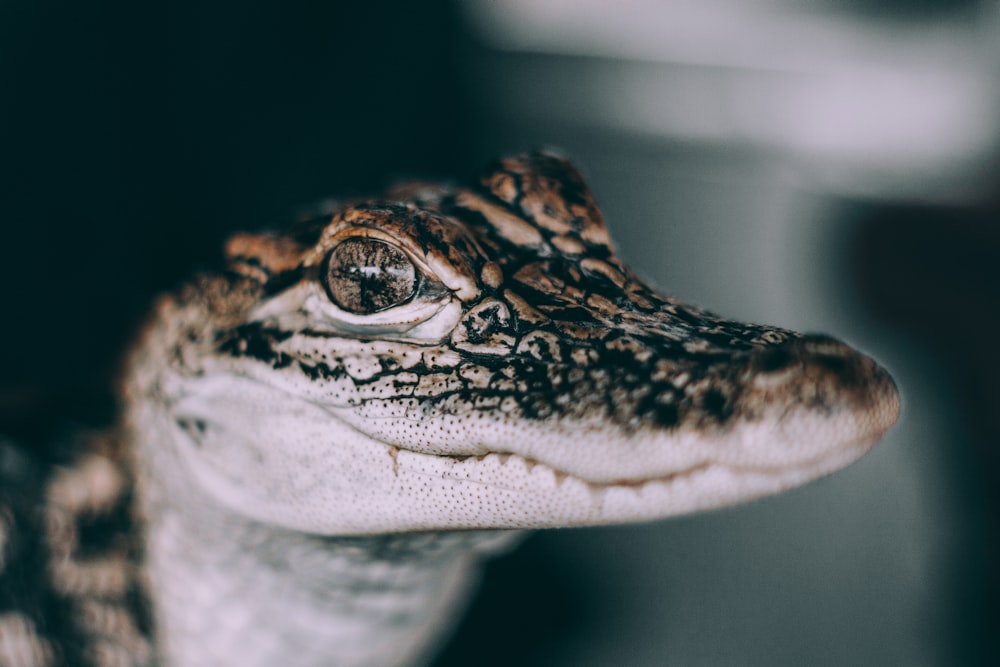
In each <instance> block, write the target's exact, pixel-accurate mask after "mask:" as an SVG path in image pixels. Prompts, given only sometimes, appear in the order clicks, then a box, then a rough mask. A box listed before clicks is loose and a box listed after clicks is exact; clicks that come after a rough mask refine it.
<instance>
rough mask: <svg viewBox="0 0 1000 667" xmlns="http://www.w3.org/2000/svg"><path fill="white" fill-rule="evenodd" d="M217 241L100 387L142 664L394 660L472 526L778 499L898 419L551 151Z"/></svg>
mask: <svg viewBox="0 0 1000 667" xmlns="http://www.w3.org/2000/svg"><path fill="white" fill-rule="evenodd" d="M227 257H228V261H229V270H228V272H227V273H224V274H219V275H208V276H202V277H200V278H198V279H197V280H195V281H194V282H192V283H191V284H189V285H188V286H186V287H184V288H183V289H181V290H180V291H179V292H177V293H176V294H174V295H171V296H167V297H164V298H163V299H161V301H160V302H159V303H158V305H157V308H156V311H155V314H154V316H153V318H152V319H151V321H150V324H149V325H148V327H147V328H146V331H145V333H144V335H143V337H142V340H141V342H140V344H139V345H138V346H137V348H136V350H135V352H134V354H133V355H132V363H131V366H130V371H129V374H128V379H127V383H126V391H125V394H126V399H127V403H128V411H127V420H126V421H127V437H126V441H127V443H128V446H127V447H126V448H125V451H126V452H127V453H128V458H129V460H133V461H134V465H135V469H136V470H137V472H138V496H139V498H140V501H141V502H140V506H141V508H142V511H141V516H142V521H143V522H144V524H145V529H146V532H145V535H146V541H145V552H146V557H147V560H146V572H147V574H148V576H149V582H150V583H149V595H150V597H151V599H152V601H153V620H154V626H155V631H156V643H157V651H158V655H159V659H160V660H161V661H162V662H163V663H164V664H172V665H201V664H204V665H220V664H239V665H252V664H261V665H271V664H282V665H283V666H285V667H292V666H293V665H312V664H338V665H346V664H356V665H388V664H411V663H414V662H420V661H421V660H423V659H426V657H427V656H429V655H430V654H431V653H432V651H433V648H434V646H435V644H436V642H437V641H438V640H439V638H440V636H441V635H442V633H443V632H444V631H446V630H447V628H448V627H449V626H450V625H451V623H452V621H453V619H454V617H455V614H456V610H457V608H458V606H459V605H460V604H461V603H462V601H463V600H464V598H465V594H466V592H467V591H468V590H469V587H470V582H471V581H473V580H474V575H475V572H476V561H477V559H479V558H481V556H482V554H484V553H489V552H491V551H492V550H495V549H496V548H498V547H500V546H502V544H503V543H504V542H509V541H510V536H511V535H512V533H511V532H509V531H508V532H496V531H504V530H506V529H523V528H545V527H554V526H571V525H599V524H608V523H618V522H629V521H646V520H653V519H658V518H663V517H667V516H671V515H676V514H679V513H684V512H691V511H697V510H704V509H708V508H712V507H718V506H722V505H727V504H732V503H737V502H742V501H746V500H749V499H752V498H755V497H759V496H762V495H766V494H771V493H776V492H779V491H782V490H784V489H787V488H790V487H792V486H795V485H798V484H801V483H804V482H806V481H809V480H811V479H815V478H816V477H819V476H821V475H824V474H827V473H829V472H831V471H833V470H836V469H838V468H840V467H843V466H844V465H847V464H848V463H850V462H852V461H854V460H855V459H857V458H858V457H860V456H861V455H862V454H863V453H864V452H865V451H867V450H868V448H869V447H871V446H872V445H873V444H874V443H875V442H876V441H877V440H878V439H879V438H881V436H882V435H883V433H884V432H885V430H886V429H888V428H889V426H891V425H892V424H893V423H894V422H895V420H896V418H897V416H898V412H899V398H898V394H897V392H896V390H895V387H894V385H893V383H892V380H891V379H890V378H889V376H888V375H887V374H886V373H885V371H884V370H882V369H881V368H880V367H879V366H878V365H877V364H876V363H875V362H873V361H872V360H871V359H869V358H868V357H865V356H864V355H862V354H860V353H858V352H855V351H854V350H852V349H850V348H849V347H847V346H846V345H844V344H842V343H840V342H838V341H836V340H834V339H831V338H828V337H825V336H803V335H800V334H796V333H793V332H790V331H786V330H782V329H777V328H773V327H766V326H758V325H751V324H743V323H738V322H732V321H727V320H723V319H720V318H718V317H716V316H715V315H712V314H710V313H707V312H705V311H703V310H700V309H698V308H694V307H691V306H688V305H685V304H683V303H682V302H680V301H678V300H676V299H673V298H670V297H665V296H662V295H660V294H658V293H657V292H656V291H654V290H653V289H652V288H650V287H649V286H648V285H646V284H645V283H644V282H642V280H640V279H639V278H637V277H636V276H635V275H634V274H632V273H631V272H630V271H629V270H628V269H627V268H626V267H625V266H623V265H622V263H621V261H620V260H619V259H618V257H617V256H616V254H615V252H614V249H613V248H612V246H611V241H610V239H609V237H608V233H607V229H606V227H605V225H604V221H603V219H602V216H601V214H600V211H599V209H598V208H597V205H596V203H595V202H594V200H593V197H592V195H591V194H590V192H589V190H588V189H587V188H586V186H585V184H584V182H583V180H582V178H581V177H580V175H579V173H578V172H577V171H576V170H575V169H574V168H573V167H572V166H570V165H569V164H568V163H567V162H565V161H563V160H561V159H559V158H556V157H553V156H549V155H542V154H533V155H525V156H518V157H514V158H510V159H507V160H504V161H501V162H500V163H498V164H496V165H494V167H493V168H492V169H490V170H488V171H487V172H486V173H485V174H484V175H483V176H482V177H481V179H480V180H479V181H478V183H475V184H473V185H471V186H468V187H462V186H452V185H435V184H420V183H416V184H408V185H405V186H402V187H398V188H396V189H394V190H391V191H389V192H388V193H386V195H385V196H384V197H382V198H379V199H375V200H361V201H355V202H348V203H345V204H344V205H342V206H337V207H332V208H331V209H330V210H329V212H328V213H326V214H324V215H322V216H320V217H318V218H316V219H313V220H310V221H306V222H304V223H301V224H299V225H297V226H295V227H293V228H292V229H291V230H289V231H288V232H287V233H284V234H275V235H267V234H262V235H240V236H236V237H234V238H232V239H231V240H230V242H229V244H228V246H227ZM456 531H458V532H456ZM429 609H430V610H433V611H431V612H429V611H428V610H429Z"/></svg>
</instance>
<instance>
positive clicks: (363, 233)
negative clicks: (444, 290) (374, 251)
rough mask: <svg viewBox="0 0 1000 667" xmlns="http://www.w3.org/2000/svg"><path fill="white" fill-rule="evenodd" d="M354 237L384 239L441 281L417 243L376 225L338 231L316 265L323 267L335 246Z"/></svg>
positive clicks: (431, 276)
mask: <svg viewBox="0 0 1000 667" xmlns="http://www.w3.org/2000/svg"><path fill="white" fill-rule="evenodd" d="M352 238H370V239H375V240H376V241H382V242H383V243H388V244H389V245H391V246H393V247H394V248H396V249H398V250H399V251H400V252H402V253H403V254H404V255H406V257H407V259H409V260H410V261H411V262H413V266H414V267H416V269H417V271H418V272H419V273H421V274H423V275H424V276H425V277H427V278H430V279H431V280H435V281H437V282H441V280H440V279H439V278H438V277H437V275H435V272H434V270H433V269H431V266H430V264H428V263H427V260H426V258H425V257H424V253H423V251H422V250H421V249H420V248H419V247H417V246H416V244H415V243H413V242H407V239H404V238H399V237H397V236H393V235H392V234H387V233H385V232H384V231H382V230H380V229H375V228H374V227H349V228H347V229H342V230H341V231H339V232H337V233H336V234H335V235H334V236H333V237H332V238H331V239H330V240H329V242H327V243H326V244H324V245H325V247H324V249H323V252H322V253H321V255H320V260H319V261H318V262H315V264H314V265H315V266H318V267H322V265H323V264H324V263H325V262H326V258H327V257H329V255H330V253H331V252H333V249H334V248H336V247H337V246H339V245H340V244H341V243H343V242H344V241H347V240H348V239H352ZM310 268H311V267H310ZM320 270H321V268H320Z"/></svg>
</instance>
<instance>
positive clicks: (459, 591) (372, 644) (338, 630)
mask: <svg viewBox="0 0 1000 667" xmlns="http://www.w3.org/2000/svg"><path fill="white" fill-rule="evenodd" d="M162 433H168V431H163V432H162ZM141 451H142V456H143V458H142V463H141V469H142V470H144V471H150V470H156V471H157V474H156V475H155V476H153V475H149V474H140V477H139V479H140V490H141V494H140V495H141V497H142V498H143V499H144V500H143V512H144V514H145V515H146V519H147V521H146V526H147V534H146V553H147V560H146V567H147V576H148V577H149V579H150V583H151V587H150V588H151V591H152V602H153V607H154V613H155V615H156V617H157V620H158V627H157V632H158V635H159V640H160V641H159V642H158V648H159V652H160V661H161V662H162V663H163V664H165V665H184V666H186V667H199V666H201V665H204V666H206V667H208V666H215V665H220V664H234V665H235V664H238V665H245V666H248V667H254V666H256V665H260V666H262V667H264V666H271V665H282V666H283V667H306V666H310V665H331V664H333V665H387V666H389V665H404V664H414V663H415V662H416V663H417V664H419V663H420V662H422V661H421V660H420V657H421V656H425V657H427V656H429V655H431V654H432V653H433V651H434V649H435V648H436V647H437V645H438V644H439V643H440V641H441V640H442V639H443V638H444V637H446V636H447V632H448V631H449V630H450V628H451V622H450V620H451V619H455V618H457V617H458V612H459V611H460V610H461V607H462V606H463V605H464V604H465V603H466V602H467V600H468V597H469V593H470V592H471V591H472V590H473V589H474V586H475V583H476V581H477V579H478V575H479V571H480V568H479V561H480V560H481V559H482V558H483V557H484V556H486V555H488V554H489V553H492V552H495V550H496V549H498V548H503V547H504V546H506V545H507V544H509V543H511V542H512V541H514V540H516V538H517V536H518V535H519V533H517V532H514V531H464V532H422V533H400V534H388V535H376V536H361V537H324V536H316V535H310V534H307V533H303V532H299V531H293V530H288V529H283V528H280V527H276V526H272V525H267V524H264V523H261V522H258V521H254V520H252V519H247V518H245V517H243V516H240V515H238V514H237V513H235V512H232V511H229V510H227V509H226V508H225V507H223V506H221V505H219V504H218V503H216V502H215V501H214V500H213V499H211V498H210V497H208V496H207V495H206V494H205V493H204V492H203V491H200V490H199V489H198V487H197V485H196V484H192V483H190V481H188V479H189V478H188V477H186V476H185V475H183V474H176V473H180V472H183V471H182V469H180V468H179V466H181V465H183V464H182V463H181V462H180V461H177V460H176V458H175V457H173V456H171V450H170V448H169V447H166V446H163V443H160V442H157V438H156V437H155V436H153V437H150V431H148V430H147V431H146V440H145V441H144V443H143V447H142V450H141Z"/></svg>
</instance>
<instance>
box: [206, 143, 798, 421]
mask: <svg viewBox="0 0 1000 667" xmlns="http://www.w3.org/2000/svg"><path fill="white" fill-rule="evenodd" d="M393 196H394V197H397V198H404V197H405V198H407V199H406V200H402V201H397V202H394V203H384V202H377V201H375V202H371V201H369V202H360V203H355V204H349V205H345V207H344V208H343V209H341V210H339V211H334V212H332V213H331V217H330V220H329V223H328V229H327V230H326V231H320V232H317V231H316V227H315V223H314V224H313V225H312V227H311V229H312V231H311V232H310V234H312V235H313V237H314V238H317V239H318V241H317V244H316V249H311V248H305V247H303V248H302V258H303V259H302V261H300V262H299V264H298V265H297V267H296V268H295V269H292V270H289V271H285V272H283V273H279V274H278V275H276V276H275V277H273V278H271V279H270V280H268V281H265V283H264V284H263V286H262V289H263V293H264V295H266V297H265V298H267V297H271V298H277V297H280V295H281V294H282V293H284V291H285V290H286V289H289V288H292V287H294V286H296V285H301V284H302V283H304V282H309V281H317V280H321V275H322V272H316V271H315V270H314V269H312V263H311V262H315V261H316V260H310V259H308V258H309V257H318V256H323V255H324V254H325V255H327V256H334V255H331V254H330V253H335V254H336V253H339V249H338V248H339V247H344V246H337V245H336V243H337V242H336V241H330V239H331V238H334V239H336V238H338V235H345V234H346V237H345V238H347V239H348V241H347V243H356V241H355V240H354V239H355V238H356V237H355V236H353V235H354V234H356V233H357V231H354V230H366V229H376V230H378V231H379V232H384V233H385V234H387V235H388V237H389V238H395V239H398V240H399V242H400V248H403V249H407V248H409V249H412V248H417V249H419V252H421V253H423V255H424V258H425V259H426V263H427V264H430V265H431V266H435V265H437V266H441V265H444V266H447V267H449V270H453V271H454V272H455V273H456V274H457V275H459V276H460V279H462V280H465V281H467V282H468V283H470V284H472V285H474V288H473V289H468V290H466V292H467V294H466V295H465V296H464V297H463V299H462V308H463V310H464V315H463V316H462V317H461V318H460V319H459V320H458V322H457V324H456V325H455V326H454V328H453V329H452V332H451V333H450V334H449V335H447V336H446V337H445V340H443V341H440V342H439V341H428V342H417V343H413V342H409V341H406V340H399V341H398V342H397V343H396V344H395V346H394V348H393V350H392V351H391V352H387V353H385V354H384V355H382V356H381V357H379V356H378V355H375V356H366V355H364V354H360V355H358V356H357V357H356V358H354V359H351V358H350V357H349V356H348V357H344V356H341V357H339V358H330V357H329V356H327V357H325V358H323V359H316V358H313V357H312V356H311V355H310V350H309V349H308V348H309V347H315V346H314V345H312V344H311V343H310V342H309V340H310V339H311V338H313V337H315V338H317V339H321V340H322V341H323V343H324V347H325V348H326V347H331V346H332V347H334V348H335V347H336V340H337V339H338V338H340V337H346V338H357V334H353V335H352V334H351V333H349V332H344V333H341V332H338V331H337V330H336V329H334V330H333V331H329V330H321V329H320V328H317V329H315V330H309V331H298V335H297V336H296V337H294V338H291V336H292V334H293V333H296V332H294V331H291V330H283V329H282V328H281V327H280V326H267V327H265V326H263V325H262V324H260V323H254V322H251V323H243V324H239V325H238V326H236V327H234V328H230V329H224V330H222V331H221V332H219V333H217V334H216V336H217V340H218V343H219V347H218V350H219V351H220V352H223V353H225V354H227V355H230V356H232V357H234V358H237V359H238V358H241V357H245V358H251V359H254V360H257V361H260V362H264V363H267V364H269V365H271V366H272V367H273V368H276V369H280V368H284V367H287V366H292V367H294V368H297V369H299V371H300V372H301V373H302V374H303V375H304V376H305V377H306V378H308V379H310V380H313V381H325V382H328V383H329V384H330V386H331V387H335V388H334V389H331V397H334V400H335V402H341V403H343V404H348V405H353V406H358V407H359V409H360V408H363V407H364V406H366V405H367V404H369V403H372V402H374V403H382V402H391V401H392V400H394V399H396V398H398V396H399V395H404V396H410V397H417V398H419V400H420V401H421V402H422V404H423V408H422V409H423V411H424V414H425V415H430V414H461V413H463V412H472V411H477V412H481V413H485V412H489V411H500V410H501V407H500V403H501V400H502V399H503V398H504V397H512V398H513V399H514V400H515V401H516V416H517V417H520V418H523V419H528V420H553V419H559V420H563V422H564V423H565V420H579V419H583V418H585V417H587V416H593V415H595V414H596V415H601V416H602V417H604V418H605V419H606V420H607V423H608V424H610V425H615V426H616V427H620V428H624V429H626V430H636V429H643V428H645V429H657V428H665V429H671V428H677V427H680V426H683V425H689V426H692V427H697V428H704V427H706V426H709V425H713V424H714V425H715V426H716V427H719V428H725V427H726V425H727V423H728V422H729V421H731V420H733V419H734V418H753V417H754V414H755V409H756V406H755V405H753V401H752V400H746V401H743V400H742V399H743V398H744V392H743V389H742V388H743V387H744V385H745V384H746V383H747V381H748V379H749V378H748V377H747V373H751V374H759V373H768V372H771V371H770V368H771V367H772V366H774V367H776V368H777V367H778V366H780V364H775V363H773V362H772V363H764V364H761V363H757V364H756V365H755V366H754V367H752V368H751V365H750V364H751V359H752V358H753V355H752V354H751V352H752V351H753V350H759V349H764V348H771V349H772V350H775V351H774V352H772V353H770V354H771V357H770V358H772V359H774V358H780V357H782V356H783V355H784V356H794V355H792V354H791V353H789V352H787V351H783V350H784V347H783V346H785V345H786V343H787V342H788V341H790V340H794V339H795V338H796V337H797V334H794V333H792V332H789V331H785V330H781V329H776V328H772V327H764V326H756V325H750V324H745V323H739V322H731V321H727V320H723V319H720V318H718V317H716V316H714V315H712V314H711V313H708V312H706V311H703V310H701V309H698V308H695V307H692V306H689V305H686V304H683V303H682V302H679V301H677V300H675V299H672V298H669V297H665V296H661V295H660V294H658V293H656V292H655V291H654V290H653V289H652V288H650V287H649V286H648V285H646V284H645V283H643V282H642V281H641V280H640V279H639V278H638V277H636V276H635V275H634V274H633V273H632V272H631V271H630V270H629V269H628V268H627V267H625V266H624V265H623V264H622V263H621V261H620V260H619V259H618V258H617V256H616V255H615V253H614V250H613V248H612V245H611V241H610V238H609V236H608V233H607V229H606V227H605V225H604V220H603V217H602V215H601V212H600V210H599V209H598V207H597V205H596V203H595V201H594V199H593V196H592V195H591V194H590V191H589V189H587V187H586V185H585V183H584V181H583V179H582V177H581V176H580V174H579V172H577V171H576V169H575V168H573V167H572V166H571V165H570V164H569V163H567V162H566V161H564V160H562V159H560V158H557V157H553V156H551V155H545V154H533V155H527V156H520V157H517V158H511V159H507V160H503V161H501V162H499V163H497V165H495V167H494V168H493V169H492V170H491V171H489V172H488V173H486V174H485V175H484V176H482V177H481V178H480V179H479V181H478V183H477V184H475V185H473V186H472V187H471V188H462V187H452V186H427V185H413V186H409V187H407V186H403V187H399V188H397V189H396V190H394V191H393ZM365 233H367V232H365ZM300 237H301V235H300ZM300 237H297V238H300ZM380 238H384V237H380ZM324 243H328V244H332V245H333V247H332V248H329V247H324ZM341 243H343V242H341ZM378 243H379V244H381V243H384V241H379V242H378ZM398 252H399V253H402V252H403V250H400V251H398ZM349 255H350V253H346V254H345V255H344V256H345V257H347V256H349ZM335 256H337V257H340V254H336V255H335ZM275 261H276V260H273V259H272V260H269V259H267V258H266V257H265V258H263V259H261V260H260V262H259V263H260V264H262V265H264V266H268V265H269V264H273V263H274V262H275ZM282 261H284V260H282ZM487 266H491V267H493V268H492V269H490V270H491V271H493V273H494V274H499V281H497V280H491V281H487V280H484V279H483V275H484V268H485V267H487ZM348 268H349V267H348ZM340 269H341V270H347V269H345V268H344V267H342V266H341V267H340ZM420 280H424V281H426V282H429V283H437V281H439V280H440V281H441V282H447V278H445V277H443V276H437V275H424V276H422V277H421V278H420ZM275 283H277V284H278V285H280V287H278V288H276V287H275ZM327 289H328V286H327ZM470 295H471V296H470ZM420 298H421V295H417V296H415V297H413V300H414V301H419V300H420ZM336 300H337V299H334V301H336ZM393 300H398V299H397V298H396V296H392V298H391V299H390V301H393ZM381 309H382V308H381V307H379V308H373V309H372V310H381ZM390 339H391V337H390ZM327 344H328V345H327ZM429 344H430V345H441V346H444V347H446V351H447V353H448V354H446V355H445V356H448V357H450V358H452V359H454V360H461V361H462V362H463V363H464V364H465V366H464V368H465V370H464V371H463V372H462V373H460V372H459V371H458V370H457V369H456V368H455V366H456V364H457V361H456V362H453V363H451V364H450V365H445V367H444V368H432V367H430V366H428V365H427V364H419V365H410V366H408V367H405V368H403V367H400V366H399V365H398V364H397V363H395V361H394V360H395V359H396V355H397V354H399V353H401V352H402V351H403V350H411V351H416V352H417V353H418V354H419V353H420V352H421V350H426V348H427V347H428V345H429ZM351 363H354V364H355V365H362V366H363V365H365V364H377V365H378V368H377V369H376V370H375V371H374V372H372V373H369V374H366V375H364V376H359V375H357V373H352V371H351V370H350V368H349V366H350V364H351ZM470 368H475V369H476V373H474V374H473V373H471V372H470ZM473 375H474V377H475V381H470V380H469V378H470V377H472V376H473ZM418 378H423V379H422V380H419V381H415V379H418ZM379 383H383V384H379ZM382 386H384V387H385V390H382V391H374V390H373V387H382ZM394 392H395V393H394ZM493 399H496V400H493ZM503 409H504V411H505V414H507V415H510V414H511V405H510V404H509V403H505V404H504V405H503Z"/></svg>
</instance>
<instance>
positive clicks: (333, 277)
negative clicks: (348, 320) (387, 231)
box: [325, 237, 418, 315]
mask: <svg viewBox="0 0 1000 667" xmlns="http://www.w3.org/2000/svg"><path fill="white" fill-rule="evenodd" d="M325 274H326V292H327V294H328V295H329V297H330V299H331V300H332V301H333V302H334V303H335V304H337V305H338V306H339V307H340V308H342V309H344V310H346V311H347V312H350V313H356V314H359V315H370V314H372V313H377V312H379V311H382V310H385V309H387V308H392V307H393V306H398V305H400V304H401V303H404V302H406V301H407V300H409V299H410V297H412V296H413V294H414V293H415V292H416V290H417V279H418V278H417V269H416V267H414V266H413V262H411V261H410V260H409V258H408V257H407V256H406V254H405V253H403V251H401V250H400V249H399V248H396V247H394V246H392V245H390V244H388V243H386V242H385V241H379V240H376V239H371V238H364V237H357V238H350V239H346V240H344V241H342V242H341V243H340V244H338V245H337V247H335V248H334V249H333V250H331V251H330V255H329V256H328V257H327V260H326V271H325Z"/></svg>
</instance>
